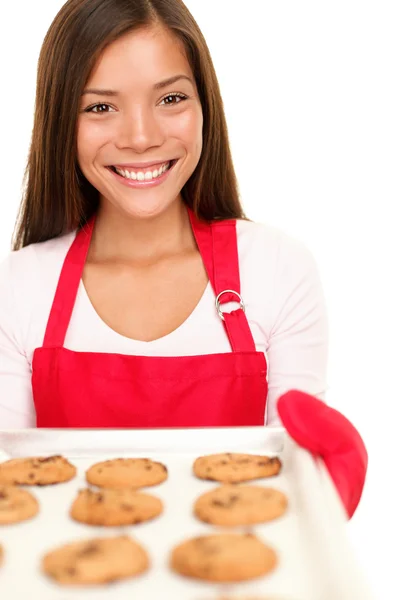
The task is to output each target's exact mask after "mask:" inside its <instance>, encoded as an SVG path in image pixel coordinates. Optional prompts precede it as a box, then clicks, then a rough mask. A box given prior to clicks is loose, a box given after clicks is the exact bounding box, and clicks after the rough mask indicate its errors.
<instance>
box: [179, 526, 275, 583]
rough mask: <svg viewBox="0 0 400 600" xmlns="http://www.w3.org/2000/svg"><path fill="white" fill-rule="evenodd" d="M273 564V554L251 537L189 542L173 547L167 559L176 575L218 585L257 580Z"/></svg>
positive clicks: (232, 535)
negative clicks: (219, 583) (220, 583)
mask: <svg viewBox="0 0 400 600" xmlns="http://www.w3.org/2000/svg"><path fill="white" fill-rule="evenodd" d="M276 564H277V556H276V553H275V552H274V550H273V549H272V548H270V547H268V546H266V545H265V544H264V543H263V542H262V541H261V540H260V539H258V538H257V537H256V536H255V535H253V534H252V533H218V534H215V535H204V536H200V537H195V538H191V539H189V540H186V541H185V542H183V543H181V544H179V545H178V546H176V547H175V548H174V549H173V551H172V553H171V557H170V567H171V568H172V569H173V570H174V571H175V572H177V573H179V574H180V575H184V576H186V577H193V578H196V579H203V580H206V581H219V582H234V581H236V582H237V581H245V580H247V579H253V578H255V577H261V576H262V575H266V574H267V573H269V572H270V571H272V570H273V569H274V568H275V566H276Z"/></svg>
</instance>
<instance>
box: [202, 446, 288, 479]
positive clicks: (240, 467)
mask: <svg viewBox="0 0 400 600" xmlns="http://www.w3.org/2000/svg"><path fill="white" fill-rule="evenodd" d="M281 468H282V463H281V461H280V459H279V458H278V457H276V456H274V457H272V458H270V457H268V456H259V455H255V454H239V453H235V452H225V453H223V454H209V455H208V456H200V457H199V458H197V459H196V460H195V462H194V464H193V472H194V474H195V475H196V477H199V479H209V480H211V481H221V482H222V483H240V482H242V481H250V480H251V479H262V478H263V477H272V476H273V475H277V474H278V473H279V472H280V470H281Z"/></svg>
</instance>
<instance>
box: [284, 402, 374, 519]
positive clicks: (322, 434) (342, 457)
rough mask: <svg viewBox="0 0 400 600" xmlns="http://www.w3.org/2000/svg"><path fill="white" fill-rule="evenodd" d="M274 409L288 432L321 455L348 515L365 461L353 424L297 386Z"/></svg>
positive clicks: (359, 489)
mask: <svg viewBox="0 0 400 600" xmlns="http://www.w3.org/2000/svg"><path fill="white" fill-rule="evenodd" d="M277 410H278V414H279V417H280V419H281V421H282V424H283V426H284V427H285V429H286V430H287V431H288V433H289V435H290V436H291V437H292V438H293V439H294V440H295V441H296V442H297V443H298V444H299V445H300V446H302V447H303V448H306V449H307V450H309V451H310V452H312V453H313V454H316V455H319V456H321V457H322V458H323V460H324V462H325V464H326V467H327V469H328V471H329V474H330V476H331V477H332V479H333V482H334V484H335V485H336V488H337V490H338V492H339V495H340V497H341V499H342V502H343V504H344V506H345V508H346V510H347V513H348V516H349V518H351V517H352V516H353V514H354V511H355V510H356V508H357V505H358V503H359V501H360V498H361V493H362V490H363V487H364V482H365V476H366V473H367V464H368V455H367V450H366V448H365V445H364V442H363V440H362V438H361V436H360V434H359V433H358V431H357V430H356V428H355V427H354V426H353V425H352V424H351V423H350V421H349V420H348V419H346V417H344V416H343V415H342V414H341V413H340V412H339V411H337V410H335V409H334V408H330V407H329V406H327V405H326V404H325V403H324V402H322V401H321V400H318V398H316V397H315V396H311V395H310V394H306V393H305V392H300V391H298V390H290V391H289V392H286V394H283V396H281V397H280V398H279V399H278V402H277Z"/></svg>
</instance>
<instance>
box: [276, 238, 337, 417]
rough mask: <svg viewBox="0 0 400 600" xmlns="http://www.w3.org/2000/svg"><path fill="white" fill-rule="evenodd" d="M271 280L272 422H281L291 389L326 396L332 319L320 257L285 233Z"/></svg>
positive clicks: (320, 396)
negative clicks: (283, 399) (280, 404)
mask: <svg viewBox="0 0 400 600" xmlns="http://www.w3.org/2000/svg"><path fill="white" fill-rule="evenodd" d="M271 284H272V285H273V292H272V293H273V296H272V298H273V300H272V316H273V318H272V327H271V328H270V331H269V337H268V346H267V357H268V370H269V375H268V388H269V391H268V404H267V406H268V420H267V425H276V424H279V423H280V419H279V415H278V413H277V409H276V403H277V400H278V398H279V397H280V396H281V395H282V394H284V393H285V392H287V391H288V390H291V389H300V390H304V391H305V392H308V393H309V394H312V395H314V396H316V397H318V398H319V399H320V400H324V399H325V392H326V389H327V380H326V377H327V362H328V319H327V311H326V304H325V298H324V294H323V290H322V285H321V281H320V277H319V272H318V268H317V264H316V261H315V259H314V258H313V256H312V254H311V252H310V251H309V250H308V249H307V248H306V247H305V246H304V245H303V244H302V243H300V242H297V241H296V240H292V239H291V238H288V237H287V236H283V237H282V238H281V243H280V248H279V251H278V257H277V264H276V271H275V277H274V278H273V281H272V282H271Z"/></svg>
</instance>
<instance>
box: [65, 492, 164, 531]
mask: <svg viewBox="0 0 400 600" xmlns="http://www.w3.org/2000/svg"><path fill="white" fill-rule="evenodd" d="M162 511H163V504H162V502H161V500H160V499H159V498H156V497H155V496H151V495H150V494H143V493H141V492H136V491H135V490H130V489H121V490H115V489H106V488H104V489H102V490H101V491H94V490H91V489H85V490H80V491H79V492H78V496H77V498H76V499H75V501H74V503H73V504H72V507H71V511H70V515H71V517H72V518H73V519H74V520H75V521H79V522H80V523H86V524H87V525H105V526H114V525H115V526H118V525H136V524H138V523H142V522H144V521H150V520H151V519H154V518H155V517H158V516H159V515H160V514H161V513H162Z"/></svg>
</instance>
